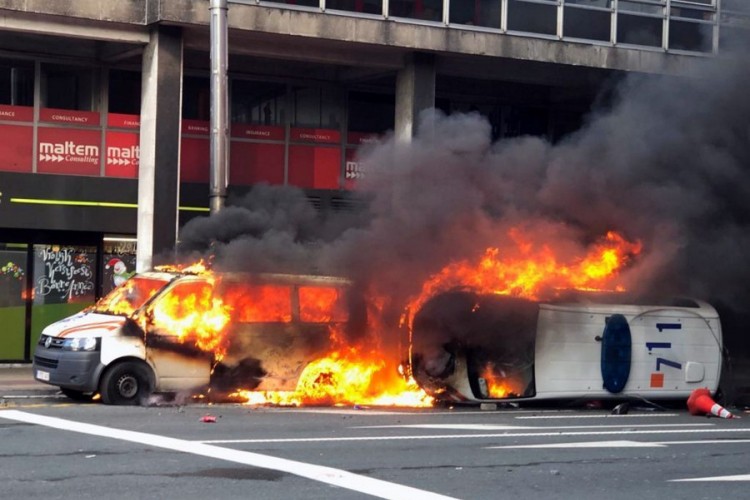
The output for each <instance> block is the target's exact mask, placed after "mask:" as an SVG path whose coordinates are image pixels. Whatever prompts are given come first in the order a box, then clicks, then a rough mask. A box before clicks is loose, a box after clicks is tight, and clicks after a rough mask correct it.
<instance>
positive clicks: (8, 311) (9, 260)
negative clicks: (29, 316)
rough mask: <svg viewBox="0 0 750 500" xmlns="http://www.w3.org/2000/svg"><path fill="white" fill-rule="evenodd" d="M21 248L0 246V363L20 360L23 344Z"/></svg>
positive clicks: (23, 266)
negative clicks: (1, 361) (0, 361)
mask: <svg viewBox="0 0 750 500" xmlns="http://www.w3.org/2000/svg"><path fill="white" fill-rule="evenodd" d="M26 255H27V246H26V245H24V244H13V243H0V325H2V329H0V360H21V359H23V358H24V346H25V344H26V294H25V293H24V290H25V289H26V273H27V269H26Z"/></svg>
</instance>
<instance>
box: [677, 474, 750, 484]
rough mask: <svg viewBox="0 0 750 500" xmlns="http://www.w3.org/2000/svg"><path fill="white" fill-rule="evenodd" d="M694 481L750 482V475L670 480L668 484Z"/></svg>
mask: <svg viewBox="0 0 750 500" xmlns="http://www.w3.org/2000/svg"><path fill="white" fill-rule="evenodd" d="M694 481H750V474H738V475H736V476H713V477H691V478H687V479H670V480H669V482H670V483H687V482H694Z"/></svg>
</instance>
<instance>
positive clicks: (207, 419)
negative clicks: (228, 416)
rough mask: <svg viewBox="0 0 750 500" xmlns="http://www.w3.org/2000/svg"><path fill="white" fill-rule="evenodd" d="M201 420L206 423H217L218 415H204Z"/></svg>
mask: <svg viewBox="0 0 750 500" xmlns="http://www.w3.org/2000/svg"><path fill="white" fill-rule="evenodd" d="M201 422H204V423H206V424H215V423H216V417H214V416H213V415H203V416H202V417H201Z"/></svg>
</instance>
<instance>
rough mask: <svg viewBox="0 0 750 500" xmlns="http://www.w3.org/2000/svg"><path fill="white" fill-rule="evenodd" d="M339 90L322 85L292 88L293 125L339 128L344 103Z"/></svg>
mask: <svg viewBox="0 0 750 500" xmlns="http://www.w3.org/2000/svg"><path fill="white" fill-rule="evenodd" d="M341 101H342V100H341V96H340V94H339V93H338V92H336V91H335V90H333V89H329V88H322V87H296V88H294V89H293V90H292V105H293V109H292V113H293V114H292V126H295V127H313V128H318V127H319V128H327V129H338V128H339V127H340V126H341V116H342V113H343V103H342V102H341Z"/></svg>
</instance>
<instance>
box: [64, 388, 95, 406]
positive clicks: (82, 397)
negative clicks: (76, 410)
mask: <svg viewBox="0 0 750 500" xmlns="http://www.w3.org/2000/svg"><path fill="white" fill-rule="evenodd" d="M60 392H62V393H63V394H65V395H66V396H67V397H68V398H70V399H72V400H73V401H78V402H79V403H88V402H90V401H91V400H92V399H93V397H94V394H93V393H91V392H83V391H76V390H75V389H65V388H64V387H61V388H60Z"/></svg>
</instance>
